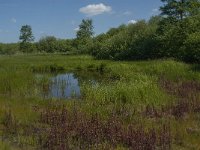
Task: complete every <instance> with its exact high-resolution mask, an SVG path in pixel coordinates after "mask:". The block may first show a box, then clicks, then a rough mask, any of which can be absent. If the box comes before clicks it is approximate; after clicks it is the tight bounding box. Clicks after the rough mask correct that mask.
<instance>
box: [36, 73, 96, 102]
mask: <svg viewBox="0 0 200 150" xmlns="http://www.w3.org/2000/svg"><path fill="white" fill-rule="evenodd" d="M37 78H38V79H39V80H40V81H39V82H40V84H39V88H40V90H39V91H40V92H39V93H40V96H41V95H42V97H43V98H45V99H49V98H50V99H51V98H55V99H79V98H81V89H80V84H81V83H83V82H87V83H90V84H92V85H95V84H97V83H98V82H97V80H98V79H99V77H97V76H96V75H94V74H92V75H91V74H87V73H86V74H79V75H77V74H74V73H64V74H57V75H49V76H48V75H41V74H40V75H37ZM97 78H98V79H97Z"/></svg>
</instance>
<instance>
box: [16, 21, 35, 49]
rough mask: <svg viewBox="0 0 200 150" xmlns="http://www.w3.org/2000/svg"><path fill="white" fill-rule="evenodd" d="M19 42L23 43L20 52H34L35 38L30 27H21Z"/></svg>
mask: <svg viewBox="0 0 200 150" xmlns="http://www.w3.org/2000/svg"><path fill="white" fill-rule="evenodd" d="M19 40H20V41H21V42H20V50H21V51H22V52H31V51H33V44H32V43H31V42H33V41H34V36H33V33H32V28H31V26H30V25H24V26H22V27H21V30H20V36H19Z"/></svg>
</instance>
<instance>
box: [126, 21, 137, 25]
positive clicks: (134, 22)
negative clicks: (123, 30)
mask: <svg viewBox="0 0 200 150" xmlns="http://www.w3.org/2000/svg"><path fill="white" fill-rule="evenodd" d="M136 23H137V20H129V21H128V24H136Z"/></svg>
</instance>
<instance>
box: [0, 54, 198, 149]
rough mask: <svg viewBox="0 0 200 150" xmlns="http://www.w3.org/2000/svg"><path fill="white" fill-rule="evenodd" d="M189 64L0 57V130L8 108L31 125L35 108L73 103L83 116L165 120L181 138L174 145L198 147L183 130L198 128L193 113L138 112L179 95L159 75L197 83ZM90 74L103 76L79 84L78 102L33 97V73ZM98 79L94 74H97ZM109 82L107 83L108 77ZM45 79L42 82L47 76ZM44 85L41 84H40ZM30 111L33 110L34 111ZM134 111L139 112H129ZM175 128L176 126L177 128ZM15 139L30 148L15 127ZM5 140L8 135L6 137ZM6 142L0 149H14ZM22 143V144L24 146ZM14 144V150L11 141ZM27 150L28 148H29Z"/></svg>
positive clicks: (194, 137)
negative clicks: (148, 114)
mask: <svg viewBox="0 0 200 150" xmlns="http://www.w3.org/2000/svg"><path fill="white" fill-rule="evenodd" d="M194 67H195V65H190V64H185V63H182V62H176V61H174V60H153V61H138V62H114V61H102V60H94V59H93V58H92V57H90V56H65V55H27V56H23V55H21V56H0V134H1V133H2V131H1V129H2V128H3V125H2V123H3V121H4V120H5V113H6V112H8V111H11V112H12V114H14V116H15V119H16V120H17V122H19V124H20V125H33V126H36V125H37V123H36V122H37V120H38V118H39V115H40V114H39V113H38V112H39V110H40V109H43V108H46V107H48V106H49V105H57V104H59V105H62V104H64V105H66V106H67V107H68V108H73V106H74V105H76V106H77V107H79V109H80V110H81V111H84V112H86V113H88V114H90V115H91V114H99V115H100V116H102V117H105V118H107V116H109V115H111V114H112V113H115V112H116V113H117V112H120V111H121V108H122V106H123V109H124V110H126V112H127V113H128V114H129V115H128V116H126V117H125V116H123V113H119V116H120V117H121V118H122V119H124V121H128V122H134V120H137V118H140V120H141V122H142V121H144V122H145V123H146V124H147V125H148V124H149V126H151V125H152V124H154V125H156V124H157V123H159V122H160V121H161V120H163V119H164V120H170V121H171V123H172V127H173V130H174V131H173V135H174V136H176V134H178V136H183V137H182V138H181V142H182V143H177V142H174V144H173V145H174V149H176V148H177V149H198V148H200V145H199V141H200V135H199V134H188V133H186V130H187V129H188V128H194V127H195V128H198V129H200V119H199V118H198V117H197V116H198V115H199V114H198V113H197V114H188V115H187V117H186V118H185V119H183V120H181V119H178V120H177V119H175V118H173V117H172V118H170V117H169V118H168V119H165V118H162V119H161V120H159V119H158V120H157V121H155V120H154V119H149V118H145V117H143V116H142V115H140V114H139V113H141V112H142V111H143V110H144V109H145V107H146V106H147V105H150V106H154V107H155V108H158V109H159V108H161V107H163V106H168V105H172V104H176V103H177V100H178V99H179V98H178V97H177V96H176V95H172V94H169V93H168V92H166V90H165V89H163V88H162V87H161V86H160V85H159V80H161V79H162V78H165V79H167V80H170V81H173V82H185V81H195V82H199V81H200V72H199V71H198V70H194V69H193V68H194ZM60 71H62V72H77V73H84V75H83V76H87V74H89V73H88V72H90V73H91V72H96V74H100V73H103V75H99V76H100V77H101V78H103V80H102V82H99V83H98V84H97V85H95V86H94V85H91V84H88V83H87V82H85V83H82V84H81V92H82V96H83V98H82V100H81V101H76V100H74V101H73V100H72V101H58V100H55V99H54V100H43V99H42V98H41V97H38V92H39V89H38V87H37V84H38V81H37V79H36V78H35V75H36V74H37V73H50V74H51V73H52V74H53V73H59V72H60ZM97 77H98V76H97ZM111 80H112V81H111ZM47 82H48V80H47ZM40 84H41V85H42V84H45V82H44V83H40ZM35 109H36V110H35ZM135 111H137V112H138V114H139V115H132V114H134V112H135ZM177 129H179V130H177ZM14 136H17V137H19V138H17V140H18V142H19V141H20V142H19V143H20V144H22V145H24V147H26V148H27V147H28V148H29V147H31V146H32V147H34V146H35V145H34V144H33V145H31V146H30V145H29V144H30V143H29V144H27V143H26V142H23V141H24V140H20V139H23V138H25V137H24V136H23V135H22V134H21V133H20V131H17V132H16V134H15V135H14ZM8 140H9V138H8ZM11 143H12V140H11V141H10V142H1V143H0V149H5V150H7V149H14V147H13V145H15V144H13V145H11ZM24 143H26V144H27V145H26V144H24ZM15 148H16V149H17V148H20V146H19V145H16V146H15ZM29 149H31V148H29Z"/></svg>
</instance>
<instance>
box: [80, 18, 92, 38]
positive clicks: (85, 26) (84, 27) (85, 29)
mask: <svg viewBox="0 0 200 150" xmlns="http://www.w3.org/2000/svg"><path fill="white" fill-rule="evenodd" d="M93 29H94V27H93V21H92V20H91V19H86V20H85V19H83V20H82V22H81V24H80V25H79V30H78V31H77V33H76V36H77V39H84V38H90V37H92V36H93V35H94V32H93Z"/></svg>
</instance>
